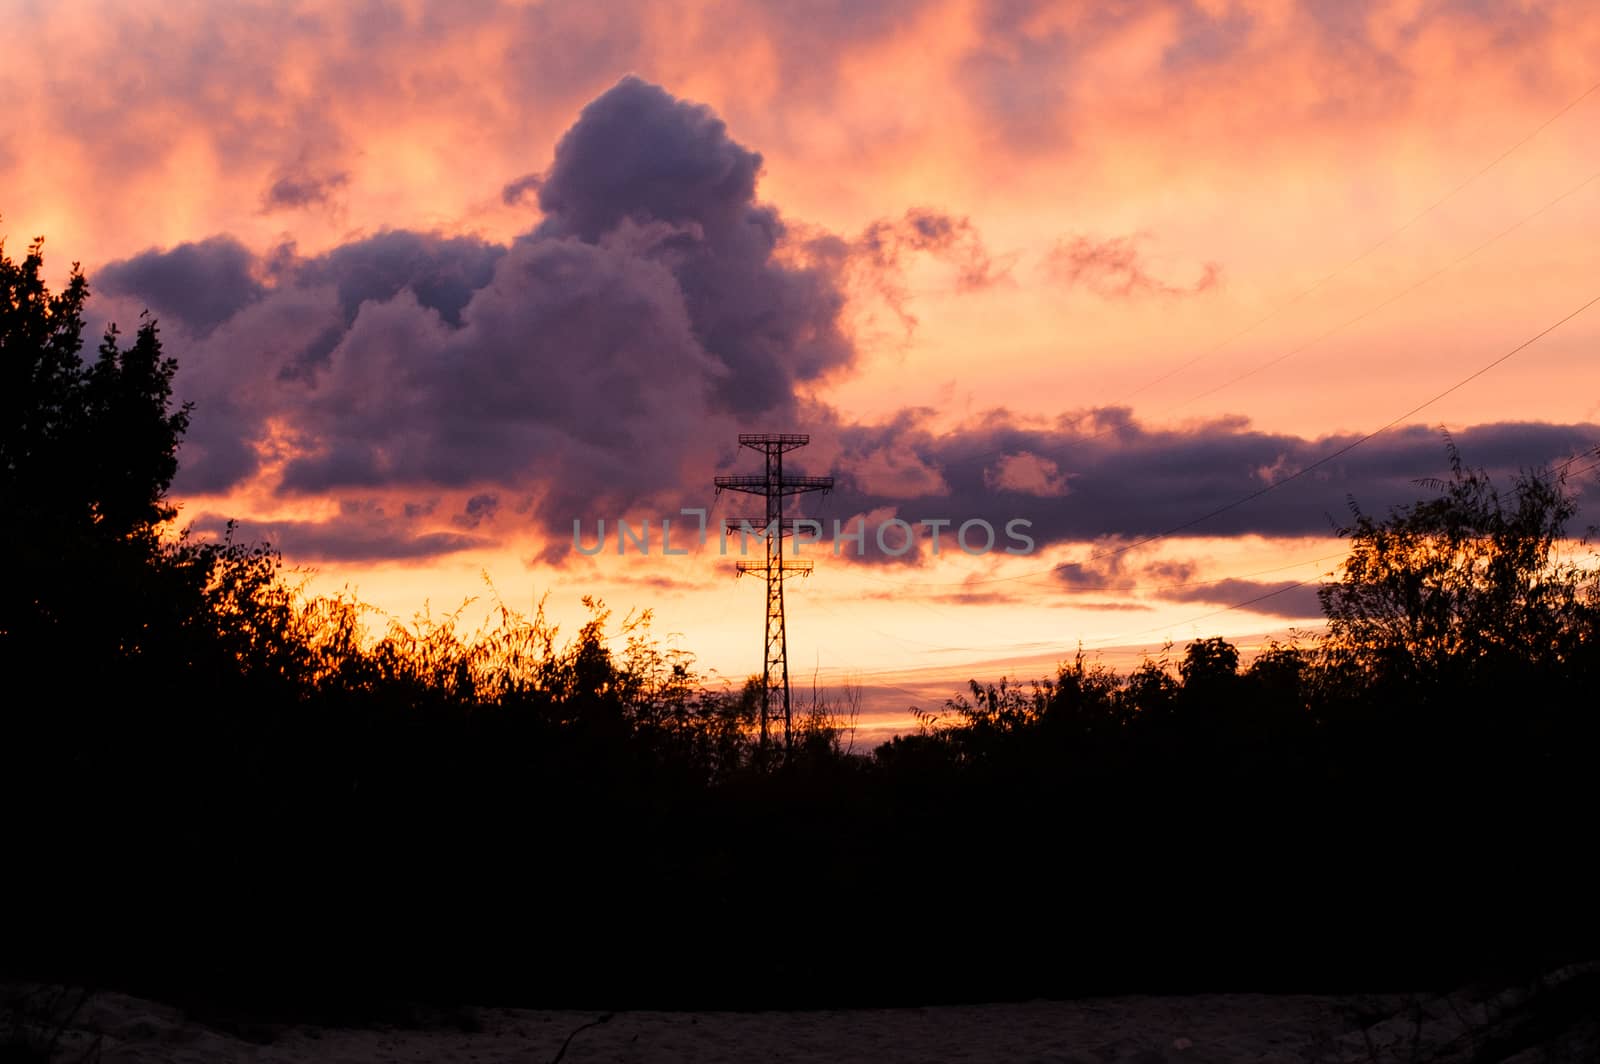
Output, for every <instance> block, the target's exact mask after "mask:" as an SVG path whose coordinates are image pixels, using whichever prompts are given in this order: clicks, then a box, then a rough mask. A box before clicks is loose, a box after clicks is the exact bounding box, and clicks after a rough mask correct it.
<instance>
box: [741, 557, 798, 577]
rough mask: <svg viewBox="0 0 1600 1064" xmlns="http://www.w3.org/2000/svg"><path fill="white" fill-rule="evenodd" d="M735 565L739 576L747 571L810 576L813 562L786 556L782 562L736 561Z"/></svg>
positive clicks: (762, 573)
mask: <svg viewBox="0 0 1600 1064" xmlns="http://www.w3.org/2000/svg"><path fill="white" fill-rule="evenodd" d="M733 565H734V570H735V575H738V576H743V575H744V574H745V573H760V574H761V575H763V576H765V575H766V574H767V573H768V572H769V571H770V572H772V573H773V574H782V575H783V576H810V575H811V565H812V563H811V562H806V561H794V560H792V559H789V558H785V559H784V560H783V562H782V563H781V564H780V563H779V562H772V563H770V564H769V563H767V562H743V561H741V562H734V563H733Z"/></svg>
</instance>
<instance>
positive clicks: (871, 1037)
mask: <svg viewBox="0 0 1600 1064" xmlns="http://www.w3.org/2000/svg"><path fill="white" fill-rule="evenodd" d="M6 993H7V996H8V999H9V1002H10V1004H9V1008H10V1009H11V1010H12V1011H11V1013H10V1016H11V1022H12V1023H13V1024H16V1023H18V1022H19V1017H26V1019H25V1020H24V1021H22V1025H21V1026H13V1027H12V1028H11V1030H10V1031H9V1035H10V1037H11V1049H12V1051H13V1052H14V1053H16V1054H18V1056H17V1059H54V1060H64V1061H71V1060H99V1061H104V1062H134V1061H141V1062H142V1061H171V1062H178V1064H183V1062H196V1064H198V1062H202V1061H205V1062H224V1064H225V1062H230V1061H261V1062H271V1061H314V1060H338V1061H347V1062H350V1064H367V1062H373V1064H376V1062H379V1061H430V1062H433V1061H436V1062H442V1064H449V1062H462V1064H466V1062H473V1064H494V1062H497V1061H506V1062H512V1061H515V1062H525V1061H570V1062H573V1064H579V1062H582V1061H640V1062H644V1061H685V1062H688V1061H697V1062H706V1064H721V1062H733V1061H746V1060H763V1061H765V1060H772V1061H818V1062H823V1061H827V1062H838V1061H858V1060H859V1061H874V1062H880V1061H989V1060H995V1061H1070V1062H1077V1064H1102V1062H1111V1061H1130V1062H1139V1064H1158V1062H1181V1064H1217V1062H1224V1061H1251V1062H1258V1064H1300V1062H1308V1064H1309V1062H1318V1064H1340V1062H1352V1064H1354V1062H1362V1064H1380V1062H1390V1061H1394V1062H1439V1064H1443V1062H1459V1064H1488V1062H1515V1064H1539V1062H1557V1061H1560V1062H1565V1061H1573V1062H1580V1061H1581V1062H1589V1061H1595V1060H1600V964H1584V965H1572V966H1567V967H1564V968H1559V969H1556V970H1553V971H1548V972H1543V973H1540V974H1539V975H1538V976H1537V977H1534V978H1531V979H1527V980H1524V981H1518V982H1516V983H1513V984H1510V985H1497V986H1491V985H1486V984H1479V985H1473V986H1467V987H1462V988H1458V989H1457V990H1455V991H1453V992H1451V993H1448V994H1426V993H1380V994H1339V995H1333V994H1320V995H1312V994H1302V995H1270V994H1211V995H1175V996H1127V997H1106V998H1085V999H1079V1000H1073V1001H1059V1002H1057V1001H1030V1002H1024V1003H1015V1004H989V1005H945V1006H938V1007H924V1008H917V1007H908V1008H896V1009H853V1010H814V1011H805V1012H784V1011H751V1012H659V1011H632V1012H616V1013H604V1012H579V1011H554V1010H527V1009H507V1008H452V1009H446V1010H439V1009H424V1008H413V1009H401V1010H396V1011H394V1012H392V1013H391V1014H390V1015H388V1016H386V1017H382V1018H377V1017H369V1018H367V1019H366V1020H364V1021H363V1022H361V1023H359V1024H347V1025H322V1024H313V1023H306V1022H287V1021H283V1020H277V1021H267V1020H261V1019H259V1018H255V1019H253V1018H247V1017H245V1016H243V1015H242V1014H240V1013H238V1012H236V1011H235V1012H229V1011H227V1010H216V1009H205V1008H200V1009H193V1010H186V1009H183V1008H178V1007H175V1006H171V1005H163V1004H157V1003H155V1002H152V1001H149V1000H146V999H142V998H137V997H131V996H128V995H124V994H119V993H114V992H99V993H90V992H88V991H86V990H85V989H83V988H62V987H39V986H28V985H20V984H18V985H12V986H10V987H8V988H6ZM8 1059H9V1058H8Z"/></svg>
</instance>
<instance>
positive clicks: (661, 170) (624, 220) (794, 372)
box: [531, 77, 854, 417]
mask: <svg viewBox="0 0 1600 1064" xmlns="http://www.w3.org/2000/svg"><path fill="white" fill-rule="evenodd" d="M760 171H761V156H760V155H759V154H757V153H755V152H753V151H750V150H748V149H746V148H745V147H743V146H742V145H740V144H738V143H737V142H735V141H734V140H732V139H731V138H730V137H729V136H728V132H727V128H726V126H725V125H724V124H723V122H722V121H721V119H719V118H717V117H716V116H715V115H714V114H712V112H711V111H710V110H709V109H708V108H706V107H704V106H701V105H699V104H693V103H689V102H687V101H684V100H679V99H676V98H674V97H673V96H672V95H671V94H669V93H668V92H666V91H665V90H664V89H662V88H660V87H659V86H656V85H651V84H649V83H647V82H644V81H641V80H639V79H638V78H634V77H627V78H624V79H623V80H622V81H620V82H619V83H618V84H617V85H616V86H615V87H614V88H612V89H611V90H610V91H609V92H607V93H605V94H604V95H603V96H601V97H600V98H599V99H597V100H595V101H594V102H593V103H591V104H589V105H588V106H587V107H585V108H584V109H583V113H582V114H581V115H580V116H579V119H578V122H577V124H575V125H574V126H573V127H572V128H571V129H570V130H568V131H567V133H566V135H565V136H563V137H562V138H561V142H560V143H559V144H558V145H557V146H556V152H555V163H554V165H553V166H552V167H551V168H550V171H549V173H548V174H546V175H545V176H544V178H543V180H542V181H541V182H540V184H539V205H540V207H541V208H543V210H544V211H545V219H544V221H543V222H542V223H541V224H540V226H539V228H538V229H537V230H536V231H535V232H534V234H533V236H532V238H531V239H533V240H535V241H537V240H550V239H558V238H564V237H566V238H575V239H577V240H581V241H584V242H586V243H595V242H597V241H599V240H600V239H601V238H602V237H604V236H605V235H606V234H608V233H616V232H618V231H619V230H627V229H632V228H638V229H641V230H642V231H643V232H645V233H649V234H651V236H652V240H651V241H650V246H649V247H648V248H642V249H641V250H643V252H644V253H645V254H648V255H649V256H650V257H651V258H653V259H655V260H657V261H661V262H664V263H666V264H668V265H669V266H670V268H671V270H672V273H673V276H674V278H675V279H676V281H677V284H678V286H679V288H680V290H681V292H682V295H683V301H684V305H685V308H686V309H687V311H688V314H689V318H690V320H691V321H692V323H693V328H694V332H695V335H696V336H697V337H698V338H699V340H700V342H701V343H702V344H703V345H704V347H705V349H706V351H707V352H708V353H710V354H711V355H712V356H713V357H715V358H716V359H717V360H718V361H719V362H720V363H721V364H722V365H723V366H724V367H726V368H727V370H728V373H727V375H726V377H725V378H723V379H722V380H721V381H719V382H718V383H717V385H716V388H715V395H716V399H717V402H718V405H719V406H721V407H722V408H723V409H725V410H727V411H729V412H731V413H734V414H737V415H741V416H745V417H749V416H755V415H761V414H769V413H777V414H787V413H788V412H789V411H790V409H791V406H790V404H791V395H792V393H793V386H794V384H795V382H796V381H805V380H812V379H815V378H817V377H819V376H821V375H822V374H824V373H826V372H828V371H829V370H833V369H837V368H840V367H842V366H844V365H846V364H848V363H849V362H850V361H851V359H852V357H853V356H854V348H853V347H852V345H851V344H850V342H849V340H848V339H847V338H846V336H845V335H844V333H843V332H842V331H841V329H840V327H839V315H840V312H841V311H842V310H843V307H844V296H843V294H842V293H841V292H840V290H839V286H838V284H837V282H836V279H835V277H834V276H833V275H832V274H831V273H829V272H827V271H825V270H822V269H818V268H814V267H809V266H800V265H795V264H792V263H787V264H786V263H780V262H779V261H778V260H777V259H776V258H775V252H776V251H777V248H778V244H779V241H780V240H782V239H783V237H784V235H785V227H784V223H783V221H782V219H781V218H780V216H779V214H778V211H777V209H776V208H775V207H772V206H769V205H765V204H760V203H757V202H756V200H755V188H756V178H757V175H758V174H759V173H760Z"/></svg>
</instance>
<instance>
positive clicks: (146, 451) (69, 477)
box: [0, 240, 189, 539]
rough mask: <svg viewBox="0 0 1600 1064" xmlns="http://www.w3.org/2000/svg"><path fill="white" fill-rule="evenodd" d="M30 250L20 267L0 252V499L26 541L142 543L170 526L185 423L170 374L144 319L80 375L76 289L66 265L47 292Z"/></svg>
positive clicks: (38, 248)
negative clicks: (63, 279)
mask: <svg viewBox="0 0 1600 1064" xmlns="http://www.w3.org/2000/svg"><path fill="white" fill-rule="evenodd" d="M42 244H43V241H42V240H36V241H35V242H34V243H33V244H32V245H30V247H29V248H28V253H27V255H26V256H25V257H24V258H23V260H22V261H21V262H14V261H13V260H12V259H10V258H9V257H8V256H7V255H6V254H5V248H4V245H3V244H0V373H3V374H4V382H5V387H4V388H3V389H0V395H3V396H4V398H3V400H0V402H4V404H5V410H4V418H3V419H0V477H3V478H4V479H3V481H0V493H3V496H4V498H5V500H6V506H7V509H8V511H9V512H10V513H12V514H14V515H16V516H17V517H19V518H22V519H23V520H24V521H26V522H27V523H28V524H29V525H30V526H31V527H32V528H33V529H34V532H33V533H30V535H31V536H34V537H37V534H38V533H42V532H45V531H46V530H49V533H50V534H55V535H65V536H69V537H74V538H75V537H77V536H80V535H87V536H94V537H103V538H111V539H128V538H135V537H138V538H146V537H149V536H150V535H151V534H152V532H153V531H154V529H155V526H157V525H159V524H160V523H161V522H163V521H165V520H168V519H170V518H171V517H172V516H173V515H174V511H173V510H172V509H171V507H169V506H168V505H167V504H166V493H167V488H168V487H169V486H170V485H171V483H172V477H173V474H174V473H176V472H177V468H178V456H177V451H178V442H179V440H180V439H181V437H182V435H183V432H184V430H185V429H186V428H187V426H188V420H189V414H188V407H187V406H184V407H181V408H179V409H177V410H173V409H172V376H173V373H174V372H175V371H176V369H177V364H176V363H175V362H174V361H173V360H172V359H170V358H166V357H163V355H162V352H161V340H160V337H159V335H158V333H157V330H156V323H155V321H154V320H153V319H151V318H149V317H148V316H146V317H145V318H144V319H143V320H142V321H141V322H140V326H139V330H138V333H137V335H136V336H135V338H134V341H133V344H132V345H131V346H130V347H128V348H126V349H123V348H122V347H121V346H120V345H119V342H118V341H119V337H118V333H117V330H116V327H115V326H113V327H112V328H111V329H110V330H108V331H107V333H106V335H105V337H104V338H103V339H102V341H101V344H100V348H99V353H98V357H97V358H96V359H95V360H94V361H93V362H92V363H87V364H86V363H85V360H84V359H83V357H82V355H81V354H80V352H81V350H82V347H83V306H84V301H85V300H86V299H87V298H88V294H89V286H88V283H87V281H86V280H85V279H84V276H83V274H82V272H81V271H80V270H79V269H78V266H77V264H76V263H75V264H74V265H73V268H72V274H71V278H70V279H69V281H68V282H67V285H66V287H65V288H64V289H63V290H62V291H61V292H59V293H51V292H50V291H49V289H48V288H47V286H46V285H45V283H44V280H43V278H42V277H41V276H40V274H41V270H42V268H43V265H44V256H43V248H42Z"/></svg>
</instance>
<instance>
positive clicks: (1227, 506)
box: [908, 296, 1600, 587]
mask: <svg viewBox="0 0 1600 1064" xmlns="http://www.w3.org/2000/svg"><path fill="white" fill-rule="evenodd" d="M1596 303H1600V296H1594V297H1592V298H1591V299H1589V300H1588V301H1587V302H1585V303H1583V304H1582V305H1581V306H1579V307H1578V308H1577V309H1576V310H1573V311H1570V312H1569V313H1567V314H1565V315H1564V316H1562V317H1561V318H1560V319H1558V320H1557V321H1555V322H1554V323H1553V324H1551V325H1547V326H1546V327H1545V328H1543V329H1541V330H1539V331H1538V332H1537V333H1534V334H1533V335H1532V336H1530V337H1529V338H1528V339H1526V340H1524V341H1522V342H1521V343H1519V344H1517V345H1516V346H1515V347H1513V348H1511V349H1510V350H1509V351H1506V352H1505V353H1504V354H1501V355H1499V356H1497V357H1495V358H1493V359H1491V360H1489V361H1488V362H1487V363H1485V364H1484V365H1482V366H1480V367H1479V368H1478V369H1476V370H1474V371H1473V372H1471V373H1469V374H1467V375H1466V376H1465V377H1462V378H1461V379H1460V380H1458V381H1456V382H1455V383H1454V384H1452V385H1450V387H1448V388H1446V389H1444V390H1443V391H1441V392H1439V393H1437V394H1436V395H1434V396H1432V397H1431V398H1429V399H1425V400H1424V401H1422V402H1420V403H1418V404H1417V405H1416V406H1413V407H1412V408H1411V409H1409V410H1407V411H1405V412H1404V413H1402V414H1399V415H1397V416H1395V417H1393V418H1391V419H1389V420H1388V421H1386V422H1384V423H1383V424H1382V425H1380V426H1379V427H1378V428H1376V429H1373V430H1372V431H1371V432H1369V433H1367V434H1366V435H1365V436H1360V437H1357V438H1356V439H1355V440H1352V441H1351V442H1350V443H1347V444H1345V445H1344V446H1342V447H1339V448H1336V449H1335V450H1333V451H1330V452H1329V453H1327V454H1325V455H1323V456H1322V457H1321V458H1318V459H1317V460H1316V461H1314V462H1311V463H1310V464H1309V465H1305V466H1301V467H1300V468H1299V469H1297V470H1296V471H1295V472H1293V473H1289V474H1287V475H1285V476H1282V477H1279V478H1278V479H1277V480H1274V481H1271V482H1270V483H1268V484H1266V485H1265V486H1263V487H1261V488H1259V489H1257V490H1256V491H1253V492H1250V493H1249V494H1248V495H1243V496H1241V497H1239V498H1237V499H1234V500H1233V501H1231V502H1227V503H1224V504H1223V505H1221V506H1218V507H1216V508H1215V509H1212V510H1208V511H1207V512H1205V513H1203V514H1201V515H1199V516H1198V517H1192V518H1190V519H1189V520H1187V521H1183V522H1181V523H1179V524H1176V525H1173V526H1171V527H1170V528H1167V529H1164V530H1162V531H1160V532H1155V533H1151V534H1150V535H1148V536H1142V537H1139V538H1137V539H1134V540H1131V541H1129V542H1127V543H1123V544H1121V545H1119V546H1117V547H1114V548H1110V549H1108V550H1104V551H1098V552H1095V553H1091V554H1090V555H1089V556H1088V557H1087V558H1084V559H1081V560H1080V561H1078V562H1073V563H1063V564H1062V565H1053V566H1051V567H1050V568H1049V569H1042V570H1036V571H1035V572H1032V573H1023V574H1018V575H1016V576H999V577H981V578H976V579H969V580H960V581H946V582H941V583H939V584H935V583H927V582H917V584H918V586H923V587H933V586H971V585H975V584H997V583H1009V582H1011V581H1014V580H1026V579H1029V578H1032V577H1036V576H1041V575H1044V574H1047V573H1054V572H1057V571H1059V570H1060V569H1062V568H1063V567H1064V566H1065V565H1066V564H1083V562H1092V561H1099V560H1101V559H1103V558H1113V557H1116V556H1118V555H1121V554H1126V553H1127V552H1128V551H1130V550H1133V549H1134V548H1136V547H1142V546H1145V545H1147V544H1150V543H1154V542H1156V541H1157V540H1162V539H1166V538H1168V537H1170V536H1174V535H1176V534H1177V533H1179V532H1183V531H1187V530H1188V529H1190V528H1193V527H1195V526H1196V525H1199V524H1203V523H1204V522H1206V521H1209V520H1211V519H1212V518H1213V517H1219V516H1221V515H1222V514H1225V513H1228V512H1229V511H1231V510H1236V509H1238V508H1239V507H1241V506H1243V505H1245V504H1246V503H1250V502H1254V501H1255V500H1256V499H1259V498H1261V497H1262V496H1263V495H1266V494H1268V493H1269V492H1272V491H1276V490H1277V489H1278V488H1281V487H1282V486H1283V485H1285V484H1289V483H1292V482H1293V481H1296V480H1299V479H1300V478H1301V477H1303V476H1305V475H1306V474H1307V473H1310V472H1312V471H1313V470H1316V469H1320V468H1321V467H1322V466H1325V465H1327V464H1328V463H1329V462H1332V461H1334V460H1335V459H1338V458H1342V457H1343V456H1345V455H1347V454H1349V453H1350V452H1351V451H1353V450H1355V449H1356V448H1357V447H1360V446H1361V445H1362V444H1365V443H1368V442H1370V441H1371V440H1373V439H1375V438H1376V437H1378V436H1380V435H1382V434H1383V433H1385V432H1387V431H1389V430H1390V429H1392V428H1394V427H1395V426H1396V425H1398V424H1400V422H1402V421H1404V420H1405V419H1406V418H1409V417H1412V416H1414V415H1416V414H1418V413H1420V412H1422V411H1423V410H1426V409H1427V408H1428V407H1430V406H1432V405H1433V404H1435V403H1437V402H1439V400H1441V399H1443V398H1445V397H1446V396H1449V395H1451V394H1452V393H1454V392H1456V391H1459V390H1460V389H1462V388H1464V387H1466V386H1467V385H1468V384H1470V383H1472V382H1473V381H1475V380H1477V379H1478V378H1479V377H1481V376H1483V375H1484V374H1485V373H1488V372H1489V371H1490V370H1492V369H1494V368H1495V367H1496V366H1499V365H1500V364H1502V363H1504V362H1506V361H1507V360H1509V359H1510V358H1512V357H1513V356H1515V355H1516V354H1518V353H1519V352H1521V351H1523V350H1525V349H1526V348H1528V347H1530V346H1532V345H1533V344H1534V343H1536V342H1538V341H1539V340H1541V339H1543V338H1544V337H1545V336H1548V335H1549V334H1550V333H1552V332H1554V331H1555V330H1557V329H1559V328H1560V327H1561V326H1563V325H1565V324H1566V323H1567V322H1569V321H1571V320H1572V319H1573V318H1576V317H1577V316H1578V315H1580V314H1582V313H1583V312H1584V311H1586V310H1588V309H1589V308H1590V307H1592V306H1594V305H1595V304H1596ZM908 583H910V582H908Z"/></svg>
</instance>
